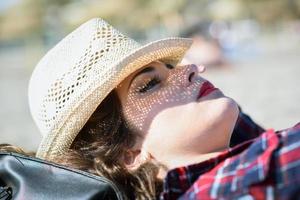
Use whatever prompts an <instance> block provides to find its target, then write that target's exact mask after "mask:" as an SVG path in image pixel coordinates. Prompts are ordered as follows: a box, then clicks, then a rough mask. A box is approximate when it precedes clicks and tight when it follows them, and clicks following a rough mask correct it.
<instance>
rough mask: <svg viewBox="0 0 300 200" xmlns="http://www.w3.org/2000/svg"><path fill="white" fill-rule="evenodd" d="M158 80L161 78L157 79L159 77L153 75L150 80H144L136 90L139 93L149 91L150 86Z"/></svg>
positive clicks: (154, 84) (152, 86) (158, 81)
mask: <svg viewBox="0 0 300 200" xmlns="http://www.w3.org/2000/svg"><path fill="white" fill-rule="evenodd" d="M160 82H161V80H160V79H159V77H157V76H155V77H153V78H152V79H151V80H150V81H148V82H146V83H145V84H143V85H142V86H141V87H139V88H138V92H139V93H146V92H147V91H149V90H151V89H152V88H154V87H155V86H156V85H157V84H159V83H160Z"/></svg>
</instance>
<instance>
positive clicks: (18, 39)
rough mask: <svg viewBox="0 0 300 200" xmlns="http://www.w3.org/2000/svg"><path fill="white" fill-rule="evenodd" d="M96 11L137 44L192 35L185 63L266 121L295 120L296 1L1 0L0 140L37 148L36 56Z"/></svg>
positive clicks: (298, 82) (284, 123)
mask: <svg viewBox="0 0 300 200" xmlns="http://www.w3.org/2000/svg"><path fill="white" fill-rule="evenodd" d="M93 17H101V18H103V19H105V20H106V21H108V22H109V23H110V24H112V25H114V26H115V27H116V28H117V29H119V30H121V31H122V32H123V33H125V34H126V35H128V36H130V37H132V38H134V39H136V40H137V41H139V42H141V43H146V42H147V41H151V40H155V39H159V38H164V37H168V36H181V37H191V38H193V39H194V44H193V46H192V48H191V49H190V51H189V52H188V53H187V55H186V59H187V60H188V61H189V62H192V63H196V64H204V65H206V66H207V71H206V73H205V74H204V76H205V77H206V78H207V79H209V80H210V81H211V82H213V83H214V84H215V85H216V86H217V87H219V88H220V89H222V90H223V91H224V93H225V94H227V95H228V96H230V97H232V98H234V99H235V100H236V101H237V102H238V103H239V104H240V105H241V107H242V108H243V110H244V111H245V112H246V113H248V114H249V115H250V116H251V117H252V118H253V119H254V120H255V121H256V122H258V123H259V124H261V125H262V126H264V127H265V128H271V127H272V128H275V129H283V128H286V127H289V126H292V125H294V124H295V123H297V122H298V121H300V106H299V102H300V78H299V76H300V0H243V1H238V0H163V1H161V0H126V1H125V0H110V1H108V0H85V1H84V0H72V1H70V0H1V1H0V102H1V103H0V143H11V144H14V145H18V146H20V147H22V148H24V149H25V150H30V151H31V150H33V151H34V150H36V149H37V146H38V144H39V142H40V140H41V136H40V134H39V131H38V129H37V127H36V126H35V124H34V122H33V120H32V118H31V115H30V111H29V107H28V100H27V86H28V81H29V78H30V74H31V73H32V70H33V69H34V66H35V65H36V64H37V62H38V61H39V59H40V58H41V57H42V56H43V55H44V54H45V53H46V52H47V50H49V49H50V48H51V47H53V46H54V45H55V44H56V43H57V42H58V41H60V40H61V39H62V38H63V37H64V36H65V35H67V34H68V33H69V32H71V31H72V30H74V29H75V28H76V27H77V26H78V25H80V24H81V23H83V22H85V21H87V20H89V19H90V18H93Z"/></svg>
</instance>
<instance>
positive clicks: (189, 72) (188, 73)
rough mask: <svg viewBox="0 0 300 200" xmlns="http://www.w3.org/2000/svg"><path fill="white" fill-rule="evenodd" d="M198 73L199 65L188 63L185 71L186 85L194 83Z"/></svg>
mask: <svg viewBox="0 0 300 200" xmlns="http://www.w3.org/2000/svg"><path fill="white" fill-rule="evenodd" d="M197 74H198V67H197V65H194V64H192V65H187V66H186V67H185V69H184V72H183V78H184V83H185V85H186V86H189V85H191V84H193V83H194V81H195V77H196V75H197Z"/></svg>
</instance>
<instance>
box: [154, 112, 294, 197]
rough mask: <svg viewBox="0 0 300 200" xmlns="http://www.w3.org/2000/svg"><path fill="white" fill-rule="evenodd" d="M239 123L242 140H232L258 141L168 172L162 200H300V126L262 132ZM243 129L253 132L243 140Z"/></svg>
mask: <svg viewBox="0 0 300 200" xmlns="http://www.w3.org/2000/svg"><path fill="white" fill-rule="evenodd" d="M239 120H240V121H238V123H237V125H236V127H235V133H238V132H240V133H241V134H242V135H243V136H242V138H239V137H238V135H234V134H233V136H232V137H238V138H237V139H236V138H231V139H233V140H237V141H240V142H242V141H243V139H245V140H247V138H251V137H252V138H254V137H256V136H259V135H260V136H259V137H257V138H255V139H250V140H247V141H245V142H243V143H242V144H239V145H236V146H234V145H235V144H233V145H232V146H234V147H233V148H230V149H228V150H226V151H224V152H222V153H221V154H219V155H218V156H217V157H215V158H211V159H209V160H206V161H204V162H201V163H198V164H194V165H189V166H184V167H179V168H176V169H173V170H171V171H169V172H168V174H167V177H166V178H165V181H164V191H163V192H162V194H161V196H160V198H161V199H166V200H169V199H243V200H246V199H247V200H248V199H299V198H300V123H299V124H297V125H296V126H294V127H293V128H290V129H286V130H283V131H278V132H274V131H273V130H268V131H265V132H264V131H263V129H262V128H261V127H259V126H257V127H256V125H255V123H254V122H253V121H252V120H251V119H250V118H249V117H248V116H246V115H244V114H243V113H241V114H240V119H239ZM247 124H248V125H247ZM241 125H242V126H241ZM242 127H243V128H246V127H247V128H246V129H245V130H248V131H253V133H249V132H248V133H249V134H250V136H249V135H248V136H245V135H247V131H245V132H243V131H242V130H243V128H242ZM255 127H256V128H255ZM236 129H238V130H236Z"/></svg>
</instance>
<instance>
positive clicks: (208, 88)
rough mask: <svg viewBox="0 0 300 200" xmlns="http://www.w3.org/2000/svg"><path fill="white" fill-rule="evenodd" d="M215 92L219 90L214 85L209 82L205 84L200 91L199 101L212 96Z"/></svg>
mask: <svg viewBox="0 0 300 200" xmlns="http://www.w3.org/2000/svg"><path fill="white" fill-rule="evenodd" d="M215 90H217V88H215V87H214V85H213V84H211V83H210V82H208V81H206V82H204V83H203V84H202V86H201V89H200V91H199V95H198V99H199V98H201V97H204V96H206V95H208V94H210V93H211V92H212V91H215Z"/></svg>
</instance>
